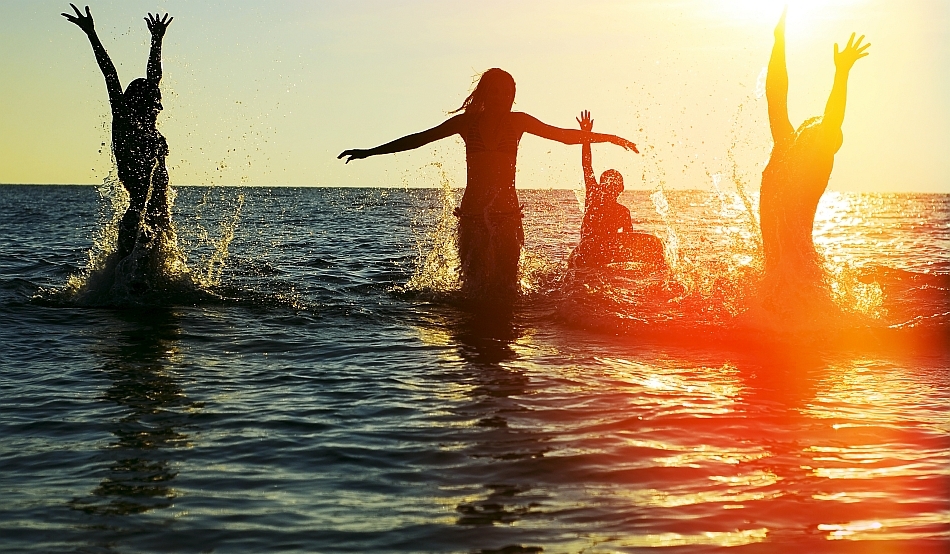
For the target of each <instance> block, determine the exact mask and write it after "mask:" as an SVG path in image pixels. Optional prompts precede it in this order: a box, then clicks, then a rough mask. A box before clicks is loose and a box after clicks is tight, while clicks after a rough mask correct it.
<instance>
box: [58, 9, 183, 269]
mask: <svg viewBox="0 0 950 554" xmlns="http://www.w3.org/2000/svg"><path fill="white" fill-rule="evenodd" d="M70 6H72V8H73V11H74V12H75V15H73V14H69V13H64V14H62V15H63V17H65V18H66V19H67V20H69V21H70V22H71V23H75V24H76V25H77V26H78V27H79V28H80V29H82V30H83V31H84V32H85V33H86V36H87V37H89V42H90V44H92V51H93V52H94V53H95V55H96V61H97V62H98V63H99V69H101V70H102V75H103V76H104V77H105V79H106V90H108V92H109V104H110V105H111V106H112V153H113V155H114V156H115V161H116V165H117V166H118V173H119V180H120V181H121V182H122V186H123V187H125V190H126V191H128V193H129V208H128V210H126V212H125V215H123V217H122V221H121V223H120V225H119V233H118V234H119V236H118V245H117V249H118V254H119V257H125V256H127V255H128V254H129V253H131V252H132V249H133V248H134V247H135V244H136V240H137V239H140V240H143V241H145V242H148V241H151V240H152V239H153V238H154V237H155V235H156V233H158V232H160V231H161V230H162V229H164V228H166V227H167V226H168V225H169V223H170V218H171V216H170V214H169V209H168V171H167V169H166V168H165V156H167V155H168V143H166V142H165V137H163V136H162V134H161V133H159V132H158V129H157V128H156V127H155V122H156V120H157V118H158V112H160V111H161V110H162V93H161V91H160V90H159V88H158V85H159V83H160V82H161V80H162V38H163V37H164V36H165V30H166V29H167V28H168V25H169V24H170V23H171V22H172V19H174V18H170V17H168V14H165V15H164V17H162V18H161V19H159V18H158V14H155V15H154V16H153V15H152V14H148V17H147V18H146V19H145V23H146V24H147V25H148V30H149V32H151V34H152V46H151V51H150V52H149V57H148V68H147V70H146V78H145V79H141V78H139V79H135V80H134V81H132V82H131V83H129V86H128V88H126V89H125V92H122V85H121V84H120V83H119V74H118V73H117V72H116V70H115V65H114V64H113V63H112V60H111V59H109V54H108V53H107V52H106V49H105V47H103V46H102V42H101V41H100V40H99V37H98V36H97V35H96V29H95V26H94V23H93V20H92V14H91V13H90V12H89V6H86V15H83V14H82V13H81V12H80V11H79V8H77V7H76V6H75V5H74V4H70Z"/></svg>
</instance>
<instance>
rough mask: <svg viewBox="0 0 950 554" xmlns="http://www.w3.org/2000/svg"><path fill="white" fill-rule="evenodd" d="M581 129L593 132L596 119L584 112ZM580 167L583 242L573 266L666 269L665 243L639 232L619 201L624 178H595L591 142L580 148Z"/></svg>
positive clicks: (611, 172) (607, 175)
mask: <svg viewBox="0 0 950 554" xmlns="http://www.w3.org/2000/svg"><path fill="white" fill-rule="evenodd" d="M577 122H578V123H579V124H580V126H581V130H583V131H587V132H590V131H591V130H592V129H593V128H594V120H592V119H591V118H590V112H588V111H583V112H581V116H580V117H579V118H578V119H577ZM581 148H582V151H581V166H582V167H583V170H584V186H585V190H586V194H585V196H584V222H583V224H582V226H581V242H580V244H578V245H577V248H575V249H574V251H573V252H571V257H570V259H569V260H568V265H570V266H571V267H598V266H605V265H607V264H610V263H615V262H640V263H642V264H645V265H646V266H647V267H649V268H659V267H665V266H666V261H665V259H664V258H663V244H662V243H661V242H660V240H659V239H658V238H656V237H654V236H653V235H650V234H647V233H636V232H634V231H633V223H632V220H631V218H630V210H629V209H627V207H626V206H624V205H623V204H621V203H620V202H618V201H617V198H618V197H619V196H620V193H622V192H623V175H621V174H620V172H619V171H617V170H616V169H608V170H607V171H604V172H603V173H602V174H601V176H600V183H598V182H597V179H596V178H595V177H594V168H593V165H592V157H593V156H592V155H591V147H590V143H588V142H585V143H584V145H583V146H582V147H581Z"/></svg>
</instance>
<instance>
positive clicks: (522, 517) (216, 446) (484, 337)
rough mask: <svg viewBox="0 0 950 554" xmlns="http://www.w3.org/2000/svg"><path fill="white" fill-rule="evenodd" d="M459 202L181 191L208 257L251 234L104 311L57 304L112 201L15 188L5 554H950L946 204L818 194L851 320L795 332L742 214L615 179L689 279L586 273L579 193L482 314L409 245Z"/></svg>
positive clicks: (3, 271)
mask: <svg viewBox="0 0 950 554" xmlns="http://www.w3.org/2000/svg"><path fill="white" fill-rule="evenodd" d="M241 194H243V195H244V198H243V204H242V203H241V201H240V200H239V196H240V195H241ZM444 194H445V193H444V192H442V191H438V190H391V189H264V188H247V189H222V188H219V189H205V188H182V189H179V191H178V197H177V199H176V204H175V208H174V217H175V220H176V221H177V225H178V234H179V239H180V245H181V250H182V252H183V253H184V254H185V255H186V256H187V263H188V266H189V267H190V268H191V269H192V270H193V271H194V272H195V273H196V274H197V273H200V271H202V270H203V269H204V268H206V267H208V263H209V260H210V259H211V258H212V256H214V255H215V254H216V253H218V254H220V253H221V252H222V244H223V242H224V241H219V240H218V239H219V238H220V237H222V234H223V233H226V230H227V229H233V231H234V237H233V240H232V241H231V242H230V243H229V245H228V247H227V254H228V256H227V258H226V260H225V261H224V264H223V271H222V273H221V276H220V279H208V280H206V282H205V283H206V285H203V286H205V287H206V288H207V290H208V291H210V293H212V294H209V295H208V296H206V297H203V298H201V299H197V300H196V299H195V298H194V297H193V296H183V297H181V298H179V299H178V300H177V301H176V299H175V298H174V297H172V298H170V299H169V298H165V301H164V302H161V303H147V304H143V305H129V304H127V303H126V304H122V303H118V304H120V305H113V306H102V305H88V303H87V304H83V303H77V302H71V301H70V300H69V299H68V298H64V297H63V296H62V295H59V296H57V295H56V294H55V292H54V291H55V289H62V288H63V287H65V285H66V283H67V281H68V279H69V278H70V276H76V275H81V270H82V268H83V267H84V266H85V265H86V264H87V263H88V260H89V251H90V248H91V247H92V244H93V241H94V239H95V237H96V236H97V233H100V232H101V230H102V229H103V228H104V227H105V226H107V224H108V221H109V219H110V218H111V212H110V210H109V207H108V206H107V205H106V204H105V203H104V202H103V201H101V200H100V199H99V196H98V194H97V192H96V189H95V188H93V187H11V186H4V187H0V214H2V216H0V345H2V346H0V499H2V502H0V550H2V551H10V552H20V551H24V552H506V553H515V552H542V551H543V552H640V551H645V550H647V549H649V550H650V551H653V550H654V549H656V548H661V549H664V550H670V551H673V552H706V551H711V550H716V549H719V548H722V547H734V548H736V549H738V550H739V551H752V552H780V551H787V550H792V549H798V550H800V551H802V552H825V551H829V552H837V551H841V552H898V553H904V552H946V551H947V548H948V545H950V401H948V399H950V369H948V368H950V349H948V348H947V346H946V345H947V344H948V341H947V340H946V339H947V338H948V334H947V321H948V316H947V312H950V302H948V300H947V295H946V289H945V288H941V286H942V285H941V284H940V283H941V281H940V280H939V279H936V280H934V279H932V278H931V277H932V276H933V275H934V274H940V273H946V272H948V271H950V254H948V250H950V249H948V246H950V198H948V197H947V196H935V195H931V196H913V195H891V196H886V195H844V194H842V195H834V194H829V195H826V199H825V201H824V203H823V208H822V211H821V212H820V213H819V217H818V222H817V223H816V242H817V244H818V245H819V247H820V248H821V249H822V251H823V252H825V254H826V257H827V258H828V259H829V260H830V262H829V263H831V264H838V265H837V266H835V267H838V268H839V269H840V275H839V277H840V279H839V281H838V282H839V285H840V286H839V289H838V290H839V293H840V294H839V297H840V298H839V301H840V302H841V303H842V306H843V307H844V308H843V309H845V311H847V312H849V313H850V314H851V316H849V318H850V319H847V322H846V323H842V322H834V325H833V326H824V327H821V329H820V332H815V333H804V334H792V335H788V334H783V333H782V332H780V330H777V329H776V328H774V327H770V326H768V325H750V324H749V322H748V321H746V320H743V319H742V318H743V317H744V314H745V309H746V306H747V305H749V303H750V302H751V301H749V299H748V297H749V296H751V293H750V294H747V293H746V292H744V291H747V290H751V289H753V288H754V283H753V282H752V281H751V280H745V278H744V277H742V276H743V275H746V273H744V272H743V269H742V268H744V267H746V266H747V265H748V264H749V263H752V265H754V261H753V262H749V260H750V259H753V260H754V256H755V248H756V245H755V240H754V236H752V235H750V232H749V225H748V214H746V213H744V212H743V210H741V209H740V203H738V202H737V201H735V199H732V198H728V199H723V198H721V197H719V196H718V195H717V194H715V193H710V192H691V193H668V194H667V196H668V200H669V204H670V206H671V208H670V211H669V212H666V218H664V217H662V216H661V215H659V214H658V212H657V211H656V210H655V209H654V204H653V203H652V202H651V201H650V198H649V194H648V193H641V192H633V193H627V196H625V201H626V202H627V203H628V204H629V205H630V206H631V209H632V210H633V212H634V216H635V218H636V219H637V220H638V221H640V224H641V225H642V226H643V228H644V229H645V230H648V231H651V232H655V233H657V234H658V235H659V236H660V237H661V238H663V239H664V240H666V241H667V242H669V240H670V237H673V236H675V240H676V241H677V243H678V245H679V248H678V251H677V252H678V256H679V260H680V262H679V265H678V270H677V271H678V273H677V276H676V279H674V280H676V281H680V283H679V285H678V286H679V287H680V288H676V287H674V286H672V285H671V283H670V282H668V281H666V280H653V281H650V280H649V279H648V280H647V284H643V283H644V281H642V280H638V279H634V278H631V277H629V276H625V275H624V274H619V275H618V274H612V275H606V276H604V275H600V276H590V275H588V276H580V277H578V276H572V275H568V274H567V273H566V270H565V269H564V266H565V265H566V257H567V254H568V253H569V251H570V248H571V247H572V246H573V245H574V244H575V243H576V241H577V236H578V230H579V226H580V217H581V214H580V212H579V210H578V202H577V199H576V198H575V196H574V194H573V193H572V192H571V191H526V192H524V193H523V194H522V200H523V202H524V203H525V204H526V220H525V226H526V232H527V235H528V244H527V248H526V254H525V282H524V288H525V297H524V299H523V300H522V301H521V302H519V304H518V305H517V306H516V307H515V309H514V311H513V313H511V314H510V315H508V316H505V317H492V318H484V317H481V316H477V315H473V312H472V311H471V310H470V309H469V308H466V307H464V306H459V305H458V304H457V303H456V302H455V300H454V297H453V296H452V294H451V293H450V292H445V291H444V290H443V287H442V286H441V285H440V284H439V283H438V282H435V281H436V280H435V278H434V277H433V276H437V275H438V274H439V273H438V272H439V271H440V267H430V266H432V264H435V265H436V266H438V264H437V263H435V262H432V261H431V260H430V262H429V265H427V264H426V263H422V262H419V256H420V253H421V255H423V256H425V255H426V254H429V253H431V252H432V251H433V249H436V250H437V249H438V247H439V244H443V243H445V242H446V241H445V240H444V239H445V238H446V235H445V233H446V232H445V230H444V229H443V231H442V232H441V234H440V231H439V227H438V225H439V224H440V221H442V220H441V219H440V218H441V214H442V213H443V211H442V208H443V205H444V201H445V200H446V199H445V197H444ZM449 200H451V199H449ZM661 211H662V210H661ZM235 218H236V219H235ZM234 222H236V223H234ZM232 223H233V226H231V227H229V225H231V224H232ZM449 242H450V241H449ZM869 264H882V265H885V266H887V267H891V268H902V269H905V270H908V272H909V273H907V274H900V275H899V276H897V277H892V278H889V279H886V280H885V279H882V280H881V283H883V285H882V284H880V283H873V284H870V285H867V284H862V283H861V282H859V281H856V280H855V279H852V278H851V277H849V275H850V273H849V271H851V270H850V269H849V268H851V267H866V266H868V265H869ZM928 272H929V274H930V275H929V276H928V275H926V274H927V273H928ZM753 273H754V272H753ZM736 276H738V277H736ZM726 277H729V278H728V279H727V278H726ZM884 281H886V283H885V282H884ZM683 283H686V284H685V285H684V284H683ZM638 287H639V288H638ZM644 287H645V288H644ZM651 287H652V288H653V289H657V290H660V289H662V290H666V291H668V292H670V294H668V295H666V296H663V295H659V296H656V297H655V298H661V299H664V300H662V301H659V300H656V299H655V298H654V300H650V301H645V300H643V297H645V295H644V294H641V293H643V291H644V290H646V289H649V288H651ZM673 289H675V290H673ZM725 289H728V290H725ZM816 324H817V323H816Z"/></svg>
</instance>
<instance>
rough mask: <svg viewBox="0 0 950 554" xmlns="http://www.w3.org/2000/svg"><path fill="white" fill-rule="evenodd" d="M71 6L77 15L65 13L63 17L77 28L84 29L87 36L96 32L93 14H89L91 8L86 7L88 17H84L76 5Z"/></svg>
mask: <svg viewBox="0 0 950 554" xmlns="http://www.w3.org/2000/svg"><path fill="white" fill-rule="evenodd" d="M70 6H72V8H73V11H74V12H76V15H73V14H71V13H65V12H64V13H62V14H61V15H62V16H63V17H65V18H66V20H67V21H69V22H70V23H75V24H76V26H77V27H79V28H80V29H82V30H83V31H84V32H85V33H86V34H87V35H88V34H90V33H94V32H96V27H95V23H94V22H93V21H92V13H90V12H89V6H86V15H83V14H82V12H80V11H79V8H77V7H76V4H70Z"/></svg>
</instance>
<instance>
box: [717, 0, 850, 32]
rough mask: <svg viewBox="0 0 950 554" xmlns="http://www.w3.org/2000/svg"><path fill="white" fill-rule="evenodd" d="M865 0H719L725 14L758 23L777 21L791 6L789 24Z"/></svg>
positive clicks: (805, 21)
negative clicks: (783, 10) (785, 9)
mask: <svg viewBox="0 0 950 554" xmlns="http://www.w3.org/2000/svg"><path fill="white" fill-rule="evenodd" d="M863 2H864V0H717V5H718V7H719V9H720V11H721V13H722V15H723V16H724V17H727V18H730V19H739V20H747V21H749V22H750V23H755V24H757V25H763V24H769V23H772V24H774V23H775V22H777V21H778V18H779V16H780V15H781V14H782V8H783V7H785V6H788V24H789V26H795V25H796V24H797V23H798V22H802V23H804V24H805V25H807V22H813V21H815V20H816V19H820V18H822V17H828V16H830V15H831V14H832V13H833V12H836V11H838V10H841V9H842V8H851V7H854V6H855V5H857V4H862V3H863Z"/></svg>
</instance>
